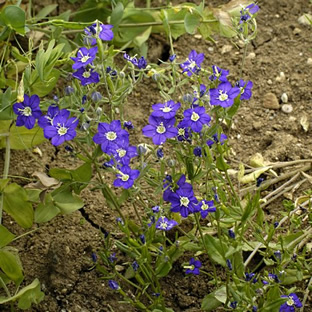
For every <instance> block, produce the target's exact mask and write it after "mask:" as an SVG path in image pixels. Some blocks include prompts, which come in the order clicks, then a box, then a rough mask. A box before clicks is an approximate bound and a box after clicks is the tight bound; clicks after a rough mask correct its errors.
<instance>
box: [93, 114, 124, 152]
mask: <svg viewBox="0 0 312 312" xmlns="http://www.w3.org/2000/svg"><path fill="white" fill-rule="evenodd" d="M93 141H94V142H95V143H96V144H101V149H102V151H103V152H104V153H107V154H109V153H113V152H114V151H116V150H117V149H118V148H119V147H122V146H124V144H129V133H128V132H127V131H126V130H124V129H122V128H121V123H120V120H113V121H112V122H111V123H110V124H108V123H106V122H101V123H99V125H98V133H96V134H95V135H94V137H93Z"/></svg>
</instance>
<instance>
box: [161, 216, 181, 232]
mask: <svg viewBox="0 0 312 312" xmlns="http://www.w3.org/2000/svg"><path fill="white" fill-rule="evenodd" d="M176 225H178V222H177V221H175V220H169V219H167V218H166V217H164V216H162V217H160V218H159V219H158V220H157V222H156V229H158V230H162V231H169V230H171V229H172V228H173V227H174V226H176Z"/></svg>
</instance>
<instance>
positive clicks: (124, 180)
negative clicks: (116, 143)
mask: <svg viewBox="0 0 312 312" xmlns="http://www.w3.org/2000/svg"><path fill="white" fill-rule="evenodd" d="M139 175H140V171H139V170H135V169H131V168H130V167H129V166H126V165H125V166H122V167H121V168H119V171H118V173H117V175H116V180H115V181H114V186H115V187H123V188H124V189H129V188H130V187H131V186H132V185H133V183H134V180H135V179H136V178H137V177H138V176H139Z"/></svg>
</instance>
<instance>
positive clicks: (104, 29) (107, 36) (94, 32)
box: [84, 24, 114, 45]
mask: <svg viewBox="0 0 312 312" xmlns="http://www.w3.org/2000/svg"><path fill="white" fill-rule="evenodd" d="M112 28H113V25H104V24H99V25H97V24H92V25H91V26H89V27H87V28H85V30H84V32H85V34H86V35H87V38H88V43H89V44H90V45H95V44H96V37H99V38H100V39H101V40H103V41H110V40H112V39H113V38H114V33H113V31H112V30H111V29H112Z"/></svg>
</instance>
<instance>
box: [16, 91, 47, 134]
mask: <svg viewBox="0 0 312 312" xmlns="http://www.w3.org/2000/svg"><path fill="white" fill-rule="evenodd" d="M39 104H40V99H39V96H38V95H36V94H34V95H32V96H31V97H29V96H28V95H27V94H25V95H24V101H23V102H19V103H15V104H14V105H13V111H14V113H15V114H16V115H17V119H16V126H17V127H21V126H25V127H26V128H27V129H32V128H33V127H34V126H35V123H36V119H38V118H39V117H40V116H41V115H42V112H41V110H40V107H39Z"/></svg>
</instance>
